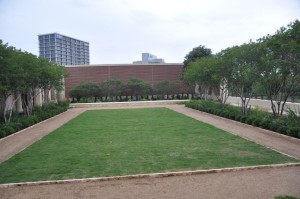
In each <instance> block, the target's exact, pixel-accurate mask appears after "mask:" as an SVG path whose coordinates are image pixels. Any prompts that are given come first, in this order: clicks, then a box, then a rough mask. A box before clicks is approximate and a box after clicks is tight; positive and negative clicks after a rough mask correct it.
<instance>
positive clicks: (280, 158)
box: [0, 108, 297, 183]
mask: <svg viewBox="0 0 300 199" xmlns="http://www.w3.org/2000/svg"><path fill="white" fill-rule="evenodd" d="M286 162H297V160H295V159H292V158H289V157H287V156H284V155H282V154H279V153H277V152H275V151H272V150H270V149H267V148H264V147H262V146H260V145H257V144H255V143H252V142H249V141H247V140H244V139H242V138H240V137H238V136H235V135H231V134H229V133H227V132H224V131H222V130H220V129H217V128H215V127H213V126H211V125H208V124H206V123H202V122H200V121H197V120H195V119H192V118H190V117H186V116H184V115H182V114H180V113H177V112H175V111H172V110H169V109H167V108H144V109H118V110H116V109H114V110H91V111H86V112H84V113H82V114H81V115H79V116H78V117H76V118H75V119H73V120H71V121H70V122H68V123H67V124H65V125H64V126H62V127H60V128H59V129H57V130H55V131H54V132H52V133H50V134H49V135H47V136H46V137H44V138H43V139H42V140H40V141H38V142H36V143H35V144H33V145H31V146H30V147H28V148H27V149H25V150H24V151H22V152H21V153H19V154H17V155H15V156H14V157H12V158H11V159H9V160H7V161H5V162H3V163H2V164H0V183H10V182H23V181H37V180H54V179H71V178H85V177H97V176H115V175H126V174H140V173H153V172H166V171H180V170H191V169H192V170H194V169H212V168H224V167H235V166H249V165H265V164H276V163H286Z"/></svg>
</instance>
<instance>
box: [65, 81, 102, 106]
mask: <svg viewBox="0 0 300 199" xmlns="http://www.w3.org/2000/svg"><path fill="white" fill-rule="evenodd" d="M100 96H101V89H100V87H99V86H98V85H97V84H96V83H94V82H85V83H84V82H81V83H80V84H78V85H76V86H75V87H74V88H72V89H71V90H70V97H72V98H76V101H77V102H80V99H82V98H85V99H88V98H94V102H96V101H97V98H98V97H100Z"/></svg>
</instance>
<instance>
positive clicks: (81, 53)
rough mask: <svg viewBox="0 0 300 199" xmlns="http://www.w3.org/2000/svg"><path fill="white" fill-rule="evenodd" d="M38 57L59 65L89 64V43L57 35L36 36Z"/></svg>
mask: <svg viewBox="0 0 300 199" xmlns="http://www.w3.org/2000/svg"><path fill="white" fill-rule="evenodd" d="M38 37H39V56H40V57H43V58H47V59H49V60H50V61H52V62H55V63H57V64H60V65H81V64H89V63H90V53H89V43H88V42H85V41H81V40H78V39H74V38H71V37H68V36H65V35H61V34H58V33H51V34H43V35H38Z"/></svg>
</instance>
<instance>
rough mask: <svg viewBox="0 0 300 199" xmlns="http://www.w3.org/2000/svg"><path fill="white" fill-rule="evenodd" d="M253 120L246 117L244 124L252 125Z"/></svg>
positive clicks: (251, 117)
mask: <svg viewBox="0 0 300 199" xmlns="http://www.w3.org/2000/svg"><path fill="white" fill-rule="evenodd" d="M254 120H255V118H254V117H253V116H248V117H247V118H246V120H245V123H246V124H249V125H252V123H253V121H254Z"/></svg>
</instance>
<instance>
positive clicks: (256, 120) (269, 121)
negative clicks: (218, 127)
mask: <svg viewBox="0 0 300 199" xmlns="http://www.w3.org/2000/svg"><path fill="white" fill-rule="evenodd" d="M185 106H186V107H189V108H192V109H196V110H199V111H203V112H207V113H211V114H214V115H218V116H221V117H225V118H228V119H231V120H235V121H238V122H242V123H246V124H249V125H252V126H256V127H260V128H264V129H268V130H271V131H274V132H277V133H281V134H285V135H288V136H291V137H295V138H300V122H299V121H300V116H297V115H295V114H294V113H292V114H290V113H288V115H286V116H282V117H280V118H276V119H275V118H273V116H272V114H271V113H268V112H266V111H262V110H255V109H251V110H250V111H249V113H248V114H243V113H242V112H241V110H240V107H236V106H232V105H228V104H226V105H225V106H223V107H221V106H220V104H219V103H218V102H217V101H213V100H210V101H204V100H191V101H189V102H185Z"/></svg>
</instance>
